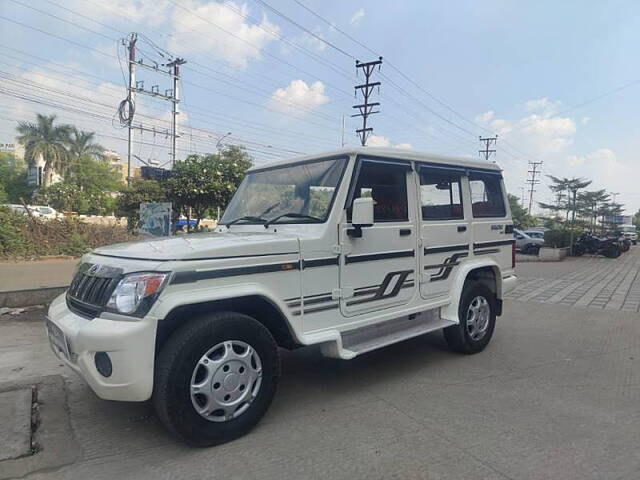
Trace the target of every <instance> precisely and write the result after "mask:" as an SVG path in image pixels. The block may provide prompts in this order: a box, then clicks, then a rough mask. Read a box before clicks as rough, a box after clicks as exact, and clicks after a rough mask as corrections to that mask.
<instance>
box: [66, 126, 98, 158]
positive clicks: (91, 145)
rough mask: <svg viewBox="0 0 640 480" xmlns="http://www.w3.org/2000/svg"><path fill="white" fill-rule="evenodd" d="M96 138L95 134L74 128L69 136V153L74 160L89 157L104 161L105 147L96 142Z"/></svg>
mask: <svg viewBox="0 0 640 480" xmlns="http://www.w3.org/2000/svg"><path fill="white" fill-rule="evenodd" d="M95 136H96V134H95V133H94V132H85V131H83V130H78V129H77V128H76V127H72V128H71V132H70V135H69V153H70V154H71V155H72V156H73V157H74V158H81V157H87V156H88V157H91V158H94V159H98V160H100V159H102V158H103V157H104V147H103V146H102V145H100V144H99V143H95V142H94V139H95Z"/></svg>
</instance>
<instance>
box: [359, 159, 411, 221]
mask: <svg viewBox="0 0 640 480" xmlns="http://www.w3.org/2000/svg"><path fill="white" fill-rule="evenodd" d="M364 197H372V198H373V201H374V207H373V221H374V222H402V221H407V220H409V214H408V211H409V209H408V207H407V165H400V164H397V165H394V164H392V163H384V162H374V161H366V160H365V161H362V163H361V164H360V171H359V173H358V180H357V183H356V185H355V188H354V190H353V194H352V197H351V203H353V200H354V199H356V198H364ZM351 203H350V204H349V205H351ZM347 217H348V218H347V219H348V221H351V208H349V210H348V211H347Z"/></svg>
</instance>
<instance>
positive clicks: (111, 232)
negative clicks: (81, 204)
mask: <svg viewBox="0 0 640 480" xmlns="http://www.w3.org/2000/svg"><path fill="white" fill-rule="evenodd" d="M134 238H135V237H134V236H132V235H130V234H129V233H127V230H126V229H125V228H124V227H121V226H117V225H96V224H91V223H86V222H83V221H82V220H80V219H78V218H63V219H60V220H42V219H39V218H30V217H28V216H25V215H22V214H19V213H15V212H13V211H11V210H9V209H6V208H0V258H32V257H39V256H43V255H71V256H80V255H82V254H83V253H85V252H87V251H88V250H90V249H92V248H96V247H100V246H103V245H110V244H113V243H120V242H126V241H129V240H133V239H134Z"/></svg>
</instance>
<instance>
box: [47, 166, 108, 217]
mask: <svg viewBox="0 0 640 480" xmlns="http://www.w3.org/2000/svg"><path fill="white" fill-rule="evenodd" d="M120 187H121V184H120V181H119V178H118V175H117V173H116V172H115V171H114V170H113V168H112V167H111V166H110V165H106V164H104V163H102V162H97V161H95V160H93V159H92V158H91V157H89V156H88V155H85V156H82V157H79V158H77V159H76V160H75V161H74V162H73V163H72V164H71V166H70V167H69V170H68V172H67V175H66V177H65V179H64V181H63V182H60V183H55V184H53V185H50V186H49V187H46V188H42V189H40V190H39V191H38V193H37V195H36V197H35V201H36V202H38V203H44V204H47V205H50V206H52V207H53V208H55V209H56V210H70V211H74V212H77V213H79V214H92V215H104V214H107V213H112V212H113V210H114V208H115V199H114V196H113V194H114V193H115V192H117V191H118V190H119V189H120Z"/></svg>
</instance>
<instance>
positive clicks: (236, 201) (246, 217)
mask: <svg viewBox="0 0 640 480" xmlns="http://www.w3.org/2000/svg"><path fill="white" fill-rule="evenodd" d="M344 160H345V159H344V158H340V159H330V160H319V161H317V162H308V163H301V164H298V165H291V166H285V167H277V168H272V169H268V170H259V171H256V172H250V173H248V174H247V176H246V177H245V178H244V180H243V181H242V183H241V184H240V187H238V191H237V192H236V193H235V195H234V196H233V198H232V199H231V202H230V203H229V206H228V207H227V209H226V211H225V212H224V215H223V216H222V219H221V220H220V223H222V224H228V223H230V222H234V221H238V223H249V224H251V223H266V222H269V221H272V220H273V219H276V218H277V217H281V218H278V219H277V220H276V221H275V223H321V222H324V221H325V220H326V219H327V216H328V215H329V210H330V208H331V204H332V203H333V197H334V195H335V192H336V189H337V188H338V184H339V182H340V178H341V177H342V171H343V170H344V167H345V165H346V162H345V161H344ZM287 215H290V216H287ZM240 219H241V220H240Z"/></svg>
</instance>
